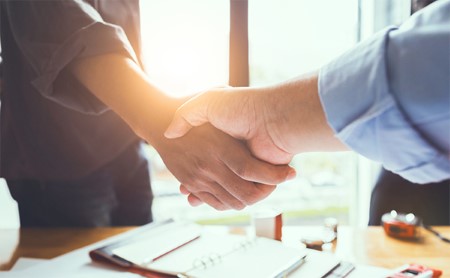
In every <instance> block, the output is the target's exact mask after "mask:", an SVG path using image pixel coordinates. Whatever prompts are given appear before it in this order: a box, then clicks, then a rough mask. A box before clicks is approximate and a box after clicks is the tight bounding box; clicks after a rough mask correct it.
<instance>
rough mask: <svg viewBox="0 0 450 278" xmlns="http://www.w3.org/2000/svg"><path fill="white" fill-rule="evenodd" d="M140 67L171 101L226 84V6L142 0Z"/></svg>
mask: <svg viewBox="0 0 450 278" xmlns="http://www.w3.org/2000/svg"><path fill="white" fill-rule="evenodd" d="M140 3H141V36H142V45H143V61H144V64H145V66H146V70H147V73H148V75H149V76H150V78H151V79H152V81H153V82H155V84H156V85H157V86H159V87H160V88H161V89H163V90H164V91H165V92H166V93H167V94H169V95H171V96H174V97H183V96H186V95H191V94H194V93H197V92H200V91H203V90H206V89H208V88H211V87H217V86H224V85H226V84H227V83H228V56H229V54H228V50H229V0H214V1H211V0H195V1H186V0H141V2H140Z"/></svg>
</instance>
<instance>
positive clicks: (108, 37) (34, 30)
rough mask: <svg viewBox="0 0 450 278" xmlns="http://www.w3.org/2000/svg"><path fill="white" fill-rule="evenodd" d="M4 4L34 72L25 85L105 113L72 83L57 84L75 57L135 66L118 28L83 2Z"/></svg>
mask: <svg viewBox="0 0 450 278" xmlns="http://www.w3.org/2000/svg"><path fill="white" fill-rule="evenodd" d="M4 4H5V7H6V9H7V15H8V22H9V24H10V28H11V30H12V33H13V36H14V39H15V41H16V44H17V45H18V47H19V49H20V51H21V53H22V54H23V57H24V59H25V60H26V63H28V64H29V66H30V68H31V69H32V71H33V72H32V78H31V80H30V82H31V83H32V84H33V86H34V87H35V88H36V90H37V91H38V92H39V93H40V94H42V95H43V96H44V97H47V98H49V99H51V100H53V101H56V102H58V103H59V104H61V105H63V106H65V107H68V108H70V109H75V110H78V111H80V112H82V113H88V114H90V113H101V112H102V111H104V110H106V109H107V107H106V106H105V105H104V104H103V103H102V102H101V101H99V100H98V99H97V98H96V97H95V96H94V95H93V94H91V93H90V92H89V91H88V90H87V89H86V88H84V87H83V86H82V85H81V84H77V81H76V80H73V79H72V80H70V78H69V82H57V80H58V78H59V77H60V76H62V75H64V74H66V75H68V74H67V73H65V72H64V70H65V69H66V67H67V65H69V64H70V63H71V62H73V61H75V60H77V59H83V58H86V57H92V56H96V55H102V54H107V53H120V54H122V55H125V56H127V57H129V58H131V59H133V60H135V61H136V62H137V58H136V54H135V53H134V51H133V48H132V47H131V45H130V43H129V41H128V39H127V36H126V35H125V33H124V31H123V30H122V28H121V27H119V26H117V25H113V24H109V23H107V22H104V21H103V19H102V17H101V16H100V14H99V13H98V12H97V11H96V10H95V9H94V8H93V7H92V6H90V5H89V4H87V3H85V2H83V1H78V0H65V1H6V2H5V3H4ZM105 70H107V69H105ZM72 78H73V77H72Z"/></svg>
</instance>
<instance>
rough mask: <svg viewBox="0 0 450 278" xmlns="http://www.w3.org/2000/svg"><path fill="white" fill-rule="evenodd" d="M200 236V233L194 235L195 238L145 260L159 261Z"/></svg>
mask: <svg viewBox="0 0 450 278" xmlns="http://www.w3.org/2000/svg"><path fill="white" fill-rule="evenodd" d="M198 238H200V235H198V236H196V237H194V238H192V239H190V240H188V241H186V242H184V243H182V244H180V245H178V246H176V247H175V248H172V249H170V250H168V251H167V252H165V253H163V254H161V255H159V256H157V257H154V258H148V259H146V260H145V261H144V264H150V263H152V262H154V261H157V260H159V259H161V258H162V257H164V256H166V255H167V254H170V253H172V252H173V251H175V250H177V249H179V248H181V247H183V246H185V245H186V244H189V243H191V242H193V241H194V240H196V239H198Z"/></svg>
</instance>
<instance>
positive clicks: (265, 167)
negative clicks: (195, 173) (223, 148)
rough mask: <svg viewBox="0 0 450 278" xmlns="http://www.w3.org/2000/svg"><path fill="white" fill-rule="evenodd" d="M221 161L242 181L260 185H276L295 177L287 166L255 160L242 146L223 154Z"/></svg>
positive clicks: (294, 172)
mask: <svg viewBox="0 0 450 278" xmlns="http://www.w3.org/2000/svg"><path fill="white" fill-rule="evenodd" d="M222 161H223V162H224V163H225V164H226V165H227V166H228V167H229V168H230V169H231V170H232V171H233V172H234V173H235V174H236V175H238V176H239V177H241V178H242V179H244V180H248V181H252V182H256V183H261V184H269V185H277V184H279V183H282V182H284V181H287V180H291V179H293V178H295V176H296V175H297V173H296V171H295V169H294V168H292V167H291V166H289V165H273V164H270V163H267V162H265V161H262V160H259V159H257V158H255V157H254V156H253V155H252V154H251V153H250V151H249V150H248V148H247V147H246V146H245V145H244V144H241V147H240V148H239V149H236V150H235V151H233V152H227V153H225V154H224V155H223V156H222Z"/></svg>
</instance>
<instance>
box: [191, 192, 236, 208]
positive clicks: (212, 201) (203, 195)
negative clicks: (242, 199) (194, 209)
mask: <svg viewBox="0 0 450 278" xmlns="http://www.w3.org/2000/svg"><path fill="white" fill-rule="evenodd" d="M198 200H201V201H203V202H205V203H207V204H208V205H210V206H211V207H213V208H215V209H216V210H220V211H222V210H227V209H230V207H229V206H227V205H225V204H224V203H222V202H221V201H219V200H218V199H217V198H216V197H215V196H214V195H212V194H210V193H208V192H197V193H195V194H194V195H193V194H189V196H188V202H189V204H191V205H192V206H198V205H199V203H198Z"/></svg>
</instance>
